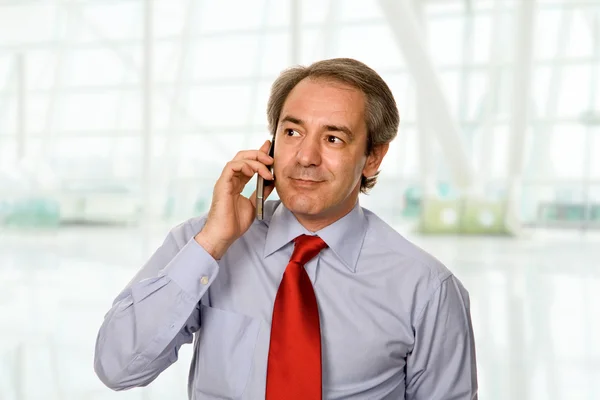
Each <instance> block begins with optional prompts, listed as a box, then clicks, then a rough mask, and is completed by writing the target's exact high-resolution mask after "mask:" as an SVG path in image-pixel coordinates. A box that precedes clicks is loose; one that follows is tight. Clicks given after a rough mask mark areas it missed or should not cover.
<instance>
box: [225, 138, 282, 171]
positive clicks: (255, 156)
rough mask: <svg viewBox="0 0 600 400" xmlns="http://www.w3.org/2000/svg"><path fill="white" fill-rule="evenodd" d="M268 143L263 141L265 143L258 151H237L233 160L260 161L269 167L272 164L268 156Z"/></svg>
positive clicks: (271, 158)
mask: <svg viewBox="0 0 600 400" xmlns="http://www.w3.org/2000/svg"><path fill="white" fill-rule="evenodd" d="M270 143H271V142H270V141H268V140H267V141H265V143H264V144H263V145H262V146H261V147H260V149H258V150H242V151H239V152H238V153H237V154H236V155H235V157H233V159H234V160H256V161H260V162H262V163H263V164H266V165H271V164H272V163H273V157H271V156H269V154H268V152H269V146H270Z"/></svg>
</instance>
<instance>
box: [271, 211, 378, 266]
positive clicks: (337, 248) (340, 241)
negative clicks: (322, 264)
mask: <svg viewBox="0 0 600 400" xmlns="http://www.w3.org/2000/svg"><path fill="white" fill-rule="evenodd" d="M268 203H271V204H268ZM265 211H266V213H265V214H266V215H265V217H267V216H268V215H269V214H270V218H265V222H266V223H267V224H268V225H269V228H268V231H267V240H266V242H265V249H264V257H265V258H266V257H268V256H269V255H271V254H272V253H274V252H275V251H277V250H279V249H280V248H282V247H283V246H285V245H286V244H288V243H289V242H291V241H292V240H293V239H294V238H295V237H297V236H299V235H302V234H305V235H318V236H319V237H320V238H321V239H323V240H324V241H325V243H327V245H328V246H329V248H330V249H331V250H332V251H333V252H334V253H335V255H336V256H337V257H338V258H339V259H340V260H341V261H342V262H343V264H344V265H345V266H346V268H348V269H349V270H350V271H352V272H356V266H357V263H358V256H359V255H360V251H361V249H362V244H363V241H364V238H365V234H366V232H367V219H366V217H365V215H364V212H363V209H362V207H361V206H360V204H359V202H358V201H357V202H356V204H355V205H354V208H352V210H351V211H350V212H349V213H348V214H346V215H345V216H343V217H342V218H340V219H339V220H337V221H335V222H334V223H333V224H331V225H329V226H326V227H325V228H323V229H321V230H319V231H317V232H310V231H309V230H307V229H306V228H305V227H303V226H302V225H301V224H300V223H299V222H298V220H297V219H296V217H295V216H294V214H293V213H292V212H291V211H290V210H289V209H288V208H287V207H285V205H284V204H283V203H282V202H281V200H274V201H273V200H272V201H270V202H267V203H266V204H265Z"/></svg>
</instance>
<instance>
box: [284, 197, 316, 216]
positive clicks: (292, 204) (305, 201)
mask: <svg viewBox="0 0 600 400" xmlns="http://www.w3.org/2000/svg"><path fill="white" fill-rule="evenodd" d="M280 198H281V202H282V203H283V205H285V207H286V208H287V209H288V210H290V211H291V212H293V213H294V214H302V215H318V214H319V213H320V212H321V211H322V208H323V207H322V204H321V202H319V201H318V200H316V199H314V198H312V197H311V196H307V195H306V194H292V195H289V196H280Z"/></svg>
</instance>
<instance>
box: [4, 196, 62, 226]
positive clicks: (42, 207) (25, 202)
mask: <svg viewBox="0 0 600 400" xmlns="http://www.w3.org/2000/svg"><path fill="white" fill-rule="evenodd" d="M0 224H2V225H5V226H12V227H35V228H38V227H57V226H58V225H59V224H60V206H59V204H58V202H57V201H56V200H53V199H49V198H44V197H31V198H23V199H19V200H15V201H12V202H8V201H5V202H3V205H2V207H1V208H0Z"/></svg>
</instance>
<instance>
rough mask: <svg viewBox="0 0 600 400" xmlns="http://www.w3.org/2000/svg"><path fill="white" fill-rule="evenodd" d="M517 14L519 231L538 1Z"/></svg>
mask: <svg viewBox="0 0 600 400" xmlns="http://www.w3.org/2000/svg"><path fill="white" fill-rule="evenodd" d="M519 4H520V7H518V8H517V13H516V24H515V25H516V29H517V31H516V35H515V38H514V39H515V60H514V61H515V68H514V81H513V102H512V103H513V107H512V119H511V137H510V142H509V146H508V148H509V165H508V196H507V197H508V198H507V206H508V208H507V214H506V225H507V226H508V227H509V228H510V229H511V230H512V231H515V232H517V231H518V230H519V228H520V221H519V209H520V200H521V188H522V178H523V162H524V157H525V143H526V140H527V126H528V123H529V115H530V111H531V110H530V105H531V102H530V98H531V70H532V62H533V33H534V13H535V0H522V1H521V2H519ZM515 378H518V377H515Z"/></svg>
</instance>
